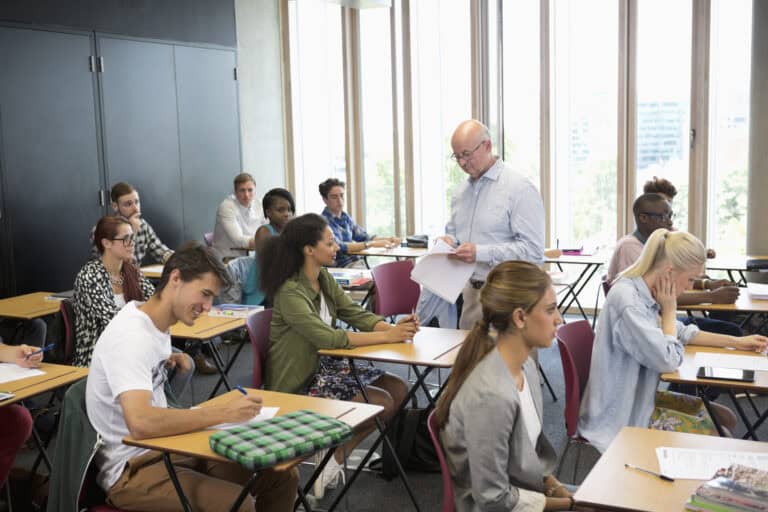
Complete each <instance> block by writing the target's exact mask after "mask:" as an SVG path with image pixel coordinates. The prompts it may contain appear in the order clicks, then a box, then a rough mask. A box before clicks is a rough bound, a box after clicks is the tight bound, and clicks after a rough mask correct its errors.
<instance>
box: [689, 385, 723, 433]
mask: <svg viewBox="0 0 768 512" xmlns="http://www.w3.org/2000/svg"><path fill="white" fill-rule="evenodd" d="M696 392H697V393H698V395H699V398H701V400H702V401H703V402H704V407H706V409H707V412H708V413H709V417H710V418H712V423H714V424H715V428H716V429H717V433H718V434H719V435H720V437H725V432H724V431H723V426H722V425H720V421H719V420H718V419H717V416H716V415H715V412H714V410H713V409H712V404H711V403H709V398H707V392H706V390H705V389H703V388H702V387H701V386H696Z"/></svg>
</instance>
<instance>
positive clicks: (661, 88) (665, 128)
mask: <svg viewBox="0 0 768 512" xmlns="http://www.w3.org/2000/svg"><path fill="white" fill-rule="evenodd" d="M637 8H638V17H637V18H638V19H637V27H638V28H637V75H636V76H637V83H636V86H637V106H636V119H637V121H636V126H635V128H636V139H635V140H636V148H637V149H636V154H635V170H636V171H635V172H636V174H635V176H636V178H637V179H636V188H635V197H636V196H637V195H639V194H641V193H642V191H643V184H644V183H645V182H646V181H647V180H650V179H652V178H653V177H654V176H658V177H660V178H662V177H663V178H666V179H668V180H669V181H671V182H672V183H673V184H674V185H675V187H676V188H677V191H678V193H677V197H675V200H674V202H673V205H672V207H673V210H674V212H675V219H674V221H675V226H676V227H677V228H678V229H688V174H689V170H688V169H689V148H690V138H689V131H690V117H691V116H690V110H691V107H690V105H691V30H692V6H691V0H676V1H674V2H668V1H666V0H642V1H640V2H638V3H637ZM662 34H663V36H661V35H662ZM628 199H629V200H630V201H632V200H634V197H633V198H628Z"/></svg>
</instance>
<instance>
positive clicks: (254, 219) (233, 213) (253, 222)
mask: <svg viewBox="0 0 768 512" xmlns="http://www.w3.org/2000/svg"><path fill="white" fill-rule="evenodd" d="M234 185H235V193H234V194H232V195H231V196H229V197H227V198H225V199H224V200H223V201H222V202H221V204H220V205H219V208H218V209H217V210H216V225H215V226H214V228H213V247H214V248H216V250H217V251H219V253H221V256H222V258H236V257H238V256H243V255H244V254H245V252H246V250H248V249H253V248H254V239H253V235H255V234H256V230H257V229H259V226H261V225H262V224H264V217H263V213H262V209H261V202H260V201H257V200H256V181H255V180H254V179H253V176H251V175H250V174H248V173H246V172H244V173H241V174H238V175H237V176H235V181H234Z"/></svg>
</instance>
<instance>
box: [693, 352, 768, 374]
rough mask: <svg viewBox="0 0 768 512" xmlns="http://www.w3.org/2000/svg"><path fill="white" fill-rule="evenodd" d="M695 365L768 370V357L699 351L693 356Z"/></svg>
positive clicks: (697, 366)
mask: <svg viewBox="0 0 768 512" xmlns="http://www.w3.org/2000/svg"><path fill="white" fill-rule="evenodd" d="M693 366H695V367H696V368H699V367H701V366H705V367H706V366H710V367H712V368H733V369H735V370H758V371H768V357H765V356H764V355H757V354H756V355H754V356H741V355H737V354H717V353H713V352H697V353H696V356H694V358H693Z"/></svg>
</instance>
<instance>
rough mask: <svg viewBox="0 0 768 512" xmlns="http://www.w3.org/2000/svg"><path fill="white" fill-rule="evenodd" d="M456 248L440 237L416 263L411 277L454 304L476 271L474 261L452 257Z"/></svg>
mask: <svg viewBox="0 0 768 512" xmlns="http://www.w3.org/2000/svg"><path fill="white" fill-rule="evenodd" d="M455 252H456V250H455V249H454V248H453V247H451V246H450V245H448V244H447V243H445V242H444V241H442V240H440V239H438V240H437V242H435V245H434V246H433V247H432V248H431V249H430V250H429V252H428V253H427V254H426V255H425V256H424V257H423V258H421V259H420V260H419V262H418V263H416V266H415V267H414V268H413V270H412V271H411V279H413V280H414V281H416V282H417V283H419V284H420V285H422V286H423V287H424V288H426V289H428V290H429V291H431V292H432V293H434V294H435V295H437V296H438V297H440V298H441V299H443V300H445V301H448V302H450V303H451V304H453V303H454V302H456V299H458V298H459V294H460V293H461V290H462V289H463V288H464V285H466V284H467V281H469V278H470V277H472V273H473V272H474V271H475V264H474V263H465V262H463V261H459V260H455V259H451V258H449V257H448V255H449V254H453V253H455Z"/></svg>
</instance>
